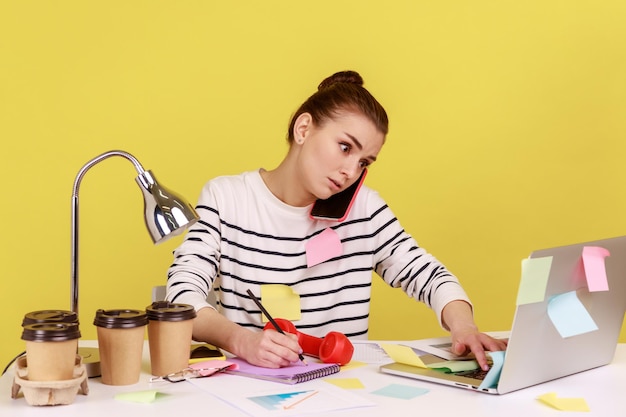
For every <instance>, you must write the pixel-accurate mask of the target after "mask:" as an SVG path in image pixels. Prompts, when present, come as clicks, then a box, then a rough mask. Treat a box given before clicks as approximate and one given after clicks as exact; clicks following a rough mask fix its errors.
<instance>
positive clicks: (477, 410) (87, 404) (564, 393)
mask: <svg viewBox="0 0 626 417" xmlns="http://www.w3.org/2000/svg"><path fill="white" fill-rule="evenodd" d="M81 344H82V345H85V346H93V345H94V344H93V342H91V343H89V342H85V343H81ZM148 355H149V353H148V349H147V346H146V347H145V348H144V361H143V373H142V375H141V379H140V382H139V383H137V384H135V385H130V386H107V385H103V384H102V383H101V382H100V378H92V379H90V380H89V395H86V396H84V395H80V394H79V395H77V396H76V399H75V401H74V402H73V403H72V404H70V405H64V406H52V407H35V406H29V405H28V404H27V403H26V401H25V399H24V398H22V397H21V394H20V398H17V399H11V385H12V381H13V369H12V368H11V370H9V371H7V373H6V374H5V375H4V376H3V377H2V378H0V416H2V417H5V416H6V417H20V416H46V417H52V416H63V417H73V416H76V417H85V416H90V417H92V416H106V417H110V416H118V415H120V416H126V415H135V416H140V415H146V416H150V417H159V416H167V417H172V416H176V417H179V416H192V415H211V416H227V417H231V416H247V414H245V413H243V412H241V411H240V410H238V409H236V408H234V407H232V406H231V405H229V404H227V403H226V402H224V401H222V400H220V399H218V398H216V397H215V396H213V395H211V394H210V392H209V391H210V389H211V387H212V386H214V387H216V389H217V388H220V389H224V388H228V389H232V392H240V393H242V395H243V394H245V393H246V392H250V391H255V390H257V389H258V388H259V386H260V385H259V384H261V385H262V384H268V385H267V386H268V387H276V386H280V387H288V385H285V384H278V383H272V382H266V381H258V380H255V379H251V378H245V377H240V376H234V375H225V374H220V375H216V376H213V377H209V378H205V379H203V380H202V384H203V389H200V388H198V387H197V386H195V385H193V384H191V383H189V382H181V383H176V384H172V383H159V384H149V383H148V379H149V378H150V375H149V356H148ZM378 367H379V365H373V364H371V365H368V366H365V367H360V368H354V369H351V370H346V371H342V372H340V373H339V374H337V375H334V377H338V378H358V379H359V380H360V381H361V382H362V383H363V385H364V386H365V388H364V389H358V390H350V391H351V392H353V393H355V394H358V395H361V396H364V397H365V398H367V399H369V400H370V401H373V402H374V403H376V405H375V406H373V407H365V408H356V409H350V410H343V411H337V412H333V413H331V414H330V415H332V416H337V417H344V416H350V417H353V416H359V417H368V416H372V417H374V416H376V417H380V416H385V415H386V416H394V417H395V416H398V417H399V416H404V415H408V414H411V415H421V414H422V413H423V415H442V416H448V415H462V416H464V417H466V416H469V417H471V416H481V417H484V416H504V415H506V416H507V417H515V416H523V417H528V416H533V417H535V416H551V417H555V416H559V417H560V416H574V415H576V416H581V415H592V416H602V417H613V416H615V417H618V416H626V389H625V387H626V344H620V345H619V346H618V348H617V352H616V355H615V358H614V360H613V362H612V363H611V364H609V365H607V366H603V367H600V368H597V369H593V370H590V371H587V372H583V373H581V374H576V375H572V376H569V377H565V378H561V379H559V380H556V381H551V382H546V383H544V384H541V385H537V386H534V387H530V388H526V389H524V390H520V391H516V392H512V393H509V394H506V395H502V396H496V395H489V394H484V393H478V392H474V391H469V390H465V389H461V388H454V387H447V386H443V385H438V384H432V383H427V382H419V381H413V380H410V379H406V378H402V377H397V376H392V375H386V374H382V373H380V372H379V371H378ZM317 383H319V381H317ZM307 384H309V383H307V382H305V383H302V384H298V385H297V387H298V388H306V386H307ZM389 384H402V385H410V386H415V387H421V388H426V389H428V390H429V391H428V392H427V393H426V394H424V395H421V396H419V397H415V398H412V399H410V400H404V399H394V398H391V397H385V396H380V395H375V394H372V392H373V391H375V390H377V389H380V388H383V387H385V386H388V385H389ZM291 387H295V386H291ZM144 390H157V391H158V392H159V393H160V394H159V395H158V396H157V398H156V400H155V401H154V402H151V403H133V402H125V401H120V400H117V399H114V396H115V395H117V394H120V393H125V392H133V391H144ZM548 392H555V393H557V395H558V396H559V397H582V398H584V399H585V400H586V401H587V404H588V405H589V407H590V409H591V412H590V413H584V414H581V413H574V412H561V411H558V410H556V409H553V408H551V407H549V406H547V405H544V404H543V403H541V402H539V401H537V400H536V398H537V397H538V396H539V395H542V394H545V393H548ZM435 413H437V414H435ZM309 415H314V414H309ZM326 415H328V414H326Z"/></svg>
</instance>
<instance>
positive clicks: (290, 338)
mask: <svg viewBox="0 0 626 417" xmlns="http://www.w3.org/2000/svg"><path fill="white" fill-rule="evenodd" d="M246 331H247V332H248V334H247V335H246V336H245V337H244V338H242V343H241V345H240V349H239V353H238V354H237V355H238V356H240V357H242V358H244V359H245V360H247V361H248V362H250V363H251V364H253V365H257V366H263V367H265V368H280V367H283V366H288V365H290V364H292V363H293V362H297V361H299V360H300V359H299V356H298V355H299V354H300V353H302V349H301V348H300V345H298V337H297V336H296V335H295V334H291V333H285V334H281V333H278V332H277V331H275V330H264V331H261V332H253V331H249V330H246Z"/></svg>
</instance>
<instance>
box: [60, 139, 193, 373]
mask: <svg viewBox="0 0 626 417" xmlns="http://www.w3.org/2000/svg"><path fill="white" fill-rule="evenodd" d="M112 156H121V157H123V158H125V159H127V160H128V161H130V162H131V163H132V164H133V165H134V166H135V169H136V170H137V173H138V174H139V175H138V176H137V178H135V181H136V182H137V184H138V185H139V188H140V189H141V192H142V193H143V198H144V209H145V212H144V218H145V222H146V227H147V228H148V232H149V233H150V237H151V238H152V241H153V243H155V244H156V243H160V242H164V241H165V240H167V239H168V238H170V237H172V236H175V235H178V234H180V233H182V232H183V231H184V230H185V229H187V228H188V227H189V226H191V225H192V224H194V223H195V222H196V221H197V220H198V219H199V217H198V214H197V213H196V211H195V210H194V208H193V207H192V206H191V205H190V204H189V203H188V202H187V201H185V199H183V198H182V197H180V196H178V195H177V194H176V193H174V192H172V191H170V190H168V189H167V188H165V187H163V186H162V185H159V183H158V182H157V181H156V179H155V177H154V175H152V172H151V171H149V170H148V171H146V170H144V169H143V167H142V166H141V164H140V163H139V161H138V160H137V159H136V158H135V157H134V156H132V155H131V154H129V153H127V152H124V151H119V150H114V151H109V152H105V153H103V154H101V155H99V156H97V157H95V158H93V159H92V160H90V161H89V162H87V163H86V164H85V165H84V166H83V167H82V168H81V169H80V171H78V174H77V175H76V179H75V180H74V189H73V192H72V269H71V279H72V283H71V309H72V311H73V312H75V313H76V316H78V191H79V188H80V183H81V181H82V179H83V177H84V176H85V173H86V172H87V171H88V170H89V169H90V168H91V167H93V166H94V165H96V164H98V163H99V162H101V161H103V160H105V159H107V158H109V157H112ZM125 208H126V207H125V204H123V203H120V204H119V205H118V206H117V207H116V208H115V210H116V211H117V210H118V209H119V210H120V211H121V210H124V209H125ZM78 353H79V354H80V355H81V356H82V357H83V363H85V366H86V368H87V375H88V376H89V377H94V376H99V375H100V355H99V353H98V350H97V349H95V348H80V349H79V352H78Z"/></svg>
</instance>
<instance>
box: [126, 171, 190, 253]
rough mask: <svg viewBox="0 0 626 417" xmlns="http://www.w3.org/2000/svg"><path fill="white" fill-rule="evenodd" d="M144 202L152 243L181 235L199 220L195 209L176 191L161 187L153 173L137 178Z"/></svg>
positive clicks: (142, 174)
mask: <svg viewBox="0 0 626 417" xmlns="http://www.w3.org/2000/svg"><path fill="white" fill-rule="evenodd" d="M135 181H137V184H138V185H139V188H141V192H142V193H143V200H144V209H145V213H144V218H145V221H146V227H147V228H148V232H149V233H150V237H151V238H152V242H154V243H161V242H164V241H166V240H167V239H169V238H170V237H172V236H176V235H179V234H181V233H182V232H183V231H184V230H186V229H187V227H189V226H191V225H192V224H194V223H195V222H196V221H197V220H198V215H197V213H196V211H195V210H194V208H193V207H192V206H191V205H190V204H189V203H187V202H186V201H185V200H184V199H183V198H182V197H181V196H179V195H178V194H176V193H175V192H174V191H171V190H169V189H167V188H166V187H164V186H162V185H160V184H159V183H158V182H157V180H156V178H154V175H153V174H152V171H149V170H148V171H144V172H142V173H140V174H139V175H138V176H137V178H135Z"/></svg>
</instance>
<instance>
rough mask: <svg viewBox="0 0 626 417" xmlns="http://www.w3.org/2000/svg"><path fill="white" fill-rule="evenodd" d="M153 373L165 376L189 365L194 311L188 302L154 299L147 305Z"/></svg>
mask: <svg viewBox="0 0 626 417" xmlns="http://www.w3.org/2000/svg"><path fill="white" fill-rule="evenodd" d="M146 315H147V316H148V344H149V346H150V367H151V371H152V375H155V376H164V375H168V374H171V373H174V372H178V371H180V370H182V369H184V368H186V367H188V366H189V355H190V350H191V334H192V331H193V319H194V318H195V317H196V311H195V309H194V308H193V306H191V305H189V304H175V303H170V302H168V301H157V302H154V303H152V304H151V305H149V306H148V307H146Z"/></svg>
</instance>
